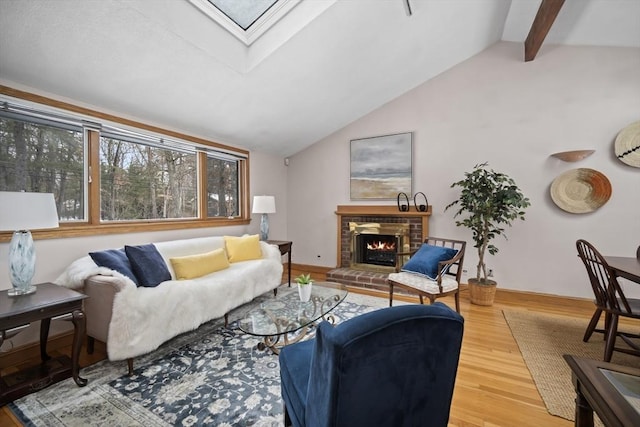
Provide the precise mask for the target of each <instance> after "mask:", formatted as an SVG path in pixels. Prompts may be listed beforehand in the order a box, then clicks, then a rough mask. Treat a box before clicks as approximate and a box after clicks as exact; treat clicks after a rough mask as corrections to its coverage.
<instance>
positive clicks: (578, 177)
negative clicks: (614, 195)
mask: <svg viewBox="0 0 640 427" xmlns="http://www.w3.org/2000/svg"><path fill="white" fill-rule="evenodd" d="M610 197H611V183H610V182H609V179H608V178H607V177H606V176H604V174H602V173H601V172H598V171H597V170H593V169H587V168H579V169H572V170H570V171H567V172H565V173H563V174H562V175H560V176H558V177H557V178H556V179H554V180H553V183H551V199H553V202H554V203H555V204H556V205H558V207H559V208H560V209H562V210H564V211H567V212H570V213H587V212H593V211H595V210H596V209H598V208H600V207H601V206H602V205H604V204H605V203H607V201H608V200H609V198H610Z"/></svg>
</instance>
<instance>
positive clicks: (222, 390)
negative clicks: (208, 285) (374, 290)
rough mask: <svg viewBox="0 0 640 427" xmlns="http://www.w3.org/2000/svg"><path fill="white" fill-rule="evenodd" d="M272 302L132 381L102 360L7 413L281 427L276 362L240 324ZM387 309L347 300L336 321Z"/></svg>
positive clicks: (145, 368) (150, 360) (165, 352)
mask: <svg viewBox="0 0 640 427" xmlns="http://www.w3.org/2000/svg"><path fill="white" fill-rule="evenodd" d="M293 291H297V289H296V288H280V289H279V292H293ZM270 295H271V293H268V294H265V295H264V296H261V297H258V298H257V299H256V300H254V301H253V302H251V303H249V304H246V305H244V306H242V307H240V308H238V309H236V310H234V311H232V312H231V313H230V314H229V319H230V321H231V323H230V324H229V327H228V328H225V327H224V322H223V320H222V319H216V320H214V321H211V322H208V323H206V324H204V325H202V326H200V328H198V329H197V330H195V331H193V332H189V333H186V334H183V335H180V336H178V337H176V338H174V339H172V340H171V341H169V342H167V343H165V344H164V345H162V346H161V347H160V348H159V349H158V350H156V351H154V352H152V353H150V354H147V355H145V356H142V357H139V358H136V359H135V361H134V367H136V369H135V371H134V375H133V376H131V377H129V376H126V375H125V374H126V371H127V368H126V362H109V361H103V362H100V363H97V364H95V365H92V366H90V367H87V368H85V369H83V370H82V371H81V375H82V376H83V377H84V378H87V379H88V380H89V384H88V385H87V386H86V387H77V386H76V385H75V383H74V382H73V380H72V379H68V380H65V381H62V382H60V383H57V384H54V385H52V386H50V387H48V388H46V389H44V390H41V391H39V392H37V393H34V394H31V395H28V396H25V397H23V398H22V399H19V400H16V401H15V402H13V403H11V404H10V406H9V408H10V409H11V410H12V411H13V413H14V414H15V415H16V416H17V417H18V419H20V421H21V422H22V423H23V424H25V425H28V426H47V427H50V426H67V427H71V426H83V427H84V426H145V427H151V426H174V425H180V426H204V425H207V426H209V425H211V426H222V427H231V426H269V427H272V426H281V425H282V421H283V415H282V412H283V409H282V399H281V397H280V367H279V364H278V357H277V356H275V355H273V354H272V353H271V352H270V351H268V350H266V351H260V350H258V349H257V344H258V342H259V341H260V339H259V338H258V337H254V336H251V335H246V334H244V333H242V332H241V331H240V330H238V329H237V326H236V323H235V322H234V320H237V319H240V318H242V317H243V315H244V314H245V313H247V312H248V311H249V310H251V308H253V307H255V306H256V305H259V304H260V302H261V301H262V300H264V299H266V298H269V296H270ZM386 305H387V300H386V299H381V298H375V297H369V296H363V295H357V294H349V295H348V296H347V299H346V300H345V301H344V302H343V303H342V304H340V305H339V306H338V307H337V308H336V309H335V310H334V315H335V317H337V319H336V321H337V322H339V321H343V320H345V319H348V318H351V317H353V316H355V315H358V314H360V313H365V312H367V311H371V310H374V309H375V308H376V307H384V306H386Z"/></svg>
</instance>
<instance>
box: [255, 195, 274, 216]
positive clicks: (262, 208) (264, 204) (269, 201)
mask: <svg viewBox="0 0 640 427" xmlns="http://www.w3.org/2000/svg"><path fill="white" fill-rule="evenodd" d="M251 213H266V214H270V213H276V198H275V197H273V196H253V210H252V211H251Z"/></svg>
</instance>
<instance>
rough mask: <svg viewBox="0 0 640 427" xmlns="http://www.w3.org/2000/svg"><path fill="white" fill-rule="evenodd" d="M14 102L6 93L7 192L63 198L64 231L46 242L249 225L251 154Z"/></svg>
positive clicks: (0, 155) (0, 150)
mask: <svg viewBox="0 0 640 427" xmlns="http://www.w3.org/2000/svg"><path fill="white" fill-rule="evenodd" d="M7 90H8V91H9V92H11V94H9V95H7V94H6V92H7ZM13 92H18V91H14V90H12V89H9V88H6V87H3V86H0V191H28V192H44V193H53V194H54V197H55V200H56V204H57V207H58V215H59V219H60V224H61V228H60V229H59V230H53V231H47V232H44V231H43V232H41V233H42V235H43V236H45V237H49V236H54V237H55V236H59V235H64V233H65V232H69V231H70V233H69V235H74V236H77V235H88V234H95V233H111V232H130V231H136V230H137V229H140V230H143V229H144V230H146V229H171V228H185V227H204V226H220V225H238V224H246V223H248V221H249V214H248V212H247V206H248V205H249V203H248V194H247V190H246V189H247V183H248V169H249V168H248V157H249V156H248V154H249V153H248V152H247V151H244V150H240V149H234V148H232V147H228V146H225V145H222V144H218V143H215V142H210V141H206V140H203V139H201V138H195V137H190V136H188V135H183V134H179V133H177V132H173V131H166V133H163V130H162V129H159V128H157V127H153V126H148V125H144V124H139V123H138V125H139V126H137V127H136V126H132V123H134V124H135V122H132V121H131V120H125V119H119V118H118V117H115V116H110V115H106V114H103V113H99V112H95V111H92V110H86V109H84V108H81V107H75V106H72V105H69V104H64V103H61V102H56V101H53V100H48V99H47V98H43V97H38V96H35V95H31V94H27V97H29V96H31V97H33V98H37V99H38V100H39V101H42V100H45V102H44V103H34V102H32V100H31V99H27V101H25V103H24V104H22V103H21V102H22V99H19V98H18V99H16V98H15V97H12V96H11V95H12V94H13ZM20 93H21V94H22V93H23V92H20ZM49 101H50V103H49ZM60 105H67V106H68V107H69V108H68V110H65V109H61V108H60ZM92 113H93V114H92ZM119 120H121V122H119ZM9 236H10V233H6V232H0V241H4V240H6V239H8V238H9Z"/></svg>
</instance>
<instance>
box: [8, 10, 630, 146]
mask: <svg viewBox="0 0 640 427" xmlns="http://www.w3.org/2000/svg"><path fill="white" fill-rule="evenodd" d="M403 1H404V0H384V1H383V0H378V1H361V0H337V1H336V0H313V1H311V0H303V2H302V3H301V5H300V6H298V7H296V8H295V9H294V10H293V11H292V12H291V13H290V14H289V15H287V16H286V17H285V18H283V19H282V20H281V22H279V23H278V24H277V25H276V26H275V27H274V28H273V29H272V30H270V31H269V33H267V35H265V36H263V38H261V39H260V40H258V41H257V42H256V43H254V45H252V46H250V47H248V48H247V47H246V46H243V45H242V44H241V43H240V42H238V41H237V40H236V39H235V38H233V37H232V36H230V35H229V34H227V33H226V32H225V31H224V30H222V29H221V28H220V27H219V26H218V25H217V24H215V23H214V22H213V21H211V20H210V19H209V18H208V17H206V16H205V15H204V14H202V13H201V12H200V11H199V10H198V9H197V8H195V7H194V6H193V5H192V4H191V3H189V2H188V1H186V0H111V1H81V0H57V1H42V0H21V1H17V0H0V83H2V84H5V85H9V86H12V85H13V86H17V88H32V89H33V90H36V91H38V92H40V93H44V94H50V95H52V96H54V97H60V98H61V99H71V100H73V101H75V102H81V103H83V104H84V105H86V106H91V107H93V108H96V109H99V110H101V111H105V112H112V113H115V114H118V115H121V116H126V117H128V118H133V119H137V120H139V121H143V122H146V123H149V124H156V125H159V126H162V127H165V128H171V129H174V130H178V131H182V132H185V133H189V134H192V135H195V136H201V137H205V138H208V139H212V140H215V141H218V142H222V143H225V144H230V145H237V146H240V147H243V148H247V149H250V150H258V151H264V152H267V153H272V154H275V155H281V156H283V157H284V156H288V155H291V154H294V153H296V152H298V151H300V150H302V149H304V148H305V147H307V146H309V145H311V144H313V143H314V142H316V141H318V140H319V139H322V138H323V137H325V136H327V135H329V134H331V133H332V132H335V131H336V130H338V129H340V128H341V127H343V126H345V125H347V124H348V123H350V122H352V121H354V120H356V119H358V118H359V117H362V116H363V115H365V114H367V113H369V112H370V111H372V110H374V109H376V108H378V107H379V106H381V105H382V104H384V103H386V102H388V101H390V100H392V99H394V98H396V97H398V96H399V95H401V94H403V93H405V92H407V91H409V90H411V89H412V88H414V87H416V86H418V85H419V84H421V83H423V82H425V81H427V80H429V79H430V78H432V77H434V76H436V75H438V74H440V73H442V72H444V71H446V70H447V69H449V68H450V67H452V66H454V65H455V64H457V63H459V62H461V61H464V60H466V59H468V58H470V57H471V56H473V55H475V54H477V53H478V52H480V51H482V50H484V49H485V48H487V47H488V46H490V45H492V44H494V43H496V42H497V41H500V40H508V41H518V42H522V41H524V39H525V38H526V36H527V33H528V31H529V28H530V27H531V23H532V22H533V18H534V17H535V14H536V11H537V9H538V6H539V4H540V0H513V1H509V0H410V2H411V7H412V12H413V14H412V15H411V16H407V14H406V13H405V9H404V5H403ZM565 43H566V44H583V45H599V46H603V45H604V46H635V47H640V2H639V1H637V0H567V1H566V3H565V5H564V7H563V9H562V10H561V11H560V14H559V15H558V18H557V19H556V22H555V23H554V26H553V27H552V29H551V32H550V33H549V35H548V36H547V39H546V41H545V44H565ZM543 54H544V46H543V49H542V50H541V53H540V54H539V55H538V57H540V55H543Z"/></svg>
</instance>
